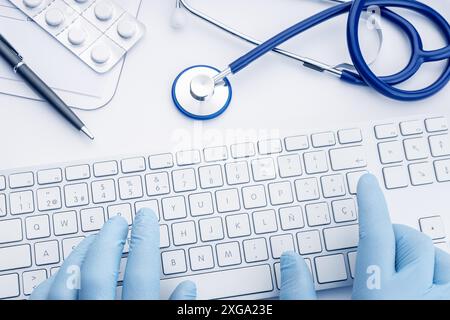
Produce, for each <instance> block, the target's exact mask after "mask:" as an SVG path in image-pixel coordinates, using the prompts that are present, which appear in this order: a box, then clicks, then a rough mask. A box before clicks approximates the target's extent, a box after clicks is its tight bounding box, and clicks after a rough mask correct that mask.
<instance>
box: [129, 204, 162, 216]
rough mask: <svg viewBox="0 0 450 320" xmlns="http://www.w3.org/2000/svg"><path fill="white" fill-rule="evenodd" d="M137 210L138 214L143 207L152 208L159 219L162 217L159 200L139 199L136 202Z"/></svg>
mask: <svg viewBox="0 0 450 320" xmlns="http://www.w3.org/2000/svg"><path fill="white" fill-rule="evenodd" d="M134 208H135V212H136V214H137V213H138V212H139V211H140V210H141V209H144V208H145V209H150V210H152V211H153V213H154V214H155V215H156V216H157V217H158V220H159V219H160V218H161V217H160V213H159V205H158V200H146V201H139V202H136V203H135V204H134Z"/></svg>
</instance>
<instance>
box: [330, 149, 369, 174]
mask: <svg viewBox="0 0 450 320" xmlns="http://www.w3.org/2000/svg"><path fill="white" fill-rule="evenodd" d="M330 159H331V167H332V168H333V170H335V171H340V170H348V169H357V168H364V167H366V166H367V160H366V152H365V151H364V147H347V148H339V149H332V150H330Z"/></svg>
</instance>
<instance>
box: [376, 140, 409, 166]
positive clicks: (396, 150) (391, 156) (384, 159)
mask: <svg viewBox="0 0 450 320" xmlns="http://www.w3.org/2000/svg"><path fill="white" fill-rule="evenodd" d="M378 152H379V154H380V160H381V163H383V164H389V163H396V162H402V161H403V158H404V157H403V147H402V145H401V143H400V142H399V141H389V142H383V143H379V144H378Z"/></svg>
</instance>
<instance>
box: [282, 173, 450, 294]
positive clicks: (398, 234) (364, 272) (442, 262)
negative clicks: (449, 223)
mask: <svg viewBox="0 0 450 320" xmlns="http://www.w3.org/2000/svg"><path fill="white" fill-rule="evenodd" d="M357 197H358V207H359V227H360V231H359V234H360V239H359V246H358V255H357V260H356V275H355V280H354V284H353V298H354V299H450V255H449V254H447V253H445V252H444V251H442V250H440V249H438V248H436V247H435V246H434V245H433V242H432V241H431V239H430V238H429V237H427V236H426V235H424V234H422V233H421V232H419V231H417V230H415V229H412V228H410V227H407V226H404V225H394V226H393V225H392V224H391V221H390V218H389V212H388V209H387V205H386V201H385V199H384V196H383V193H382V191H381V189H380V187H379V185H378V182H377V180H376V178H375V177H374V176H372V175H370V174H368V175H365V176H363V177H361V179H360V180H359V183H358V196H357ZM315 298H316V293H315V291H314V285H313V282H312V278H311V274H310V271H309V269H308V267H307V265H306V263H305V261H304V260H303V258H302V257H301V256H299V255H298V254H296V253H294V252H288V253H285V254H283V255H282V257H281V291H280V299H315Z"/></svg>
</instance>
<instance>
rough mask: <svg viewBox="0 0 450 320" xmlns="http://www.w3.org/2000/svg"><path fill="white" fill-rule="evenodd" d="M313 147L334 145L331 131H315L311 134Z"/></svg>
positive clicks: (334, 139)
mask: <svg viewBox="0 0 450 320" xmlns="http://www.w3.org/2000/svg"><path fill="white" fill-rule="evenodd" d="M311 140H312V144H313V147H315V148H322V147H329V146H334V145H335V144H336V138H335V137H334V133H333V132H322V133H316V134H313V135H312V136H311Z"/></svg>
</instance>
